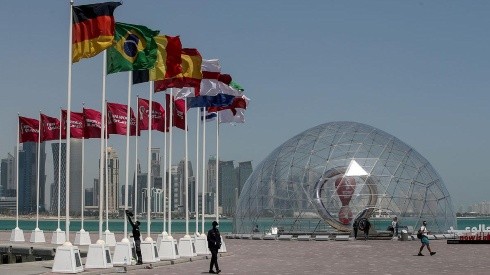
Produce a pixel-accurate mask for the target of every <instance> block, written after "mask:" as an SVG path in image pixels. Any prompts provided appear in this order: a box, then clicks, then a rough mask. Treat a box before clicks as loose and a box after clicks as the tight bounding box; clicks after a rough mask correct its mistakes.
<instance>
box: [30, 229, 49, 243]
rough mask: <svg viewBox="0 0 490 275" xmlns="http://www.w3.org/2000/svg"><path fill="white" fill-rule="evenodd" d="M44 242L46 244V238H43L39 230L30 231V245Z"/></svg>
mask: <svg viewBox="0 0 490 275" xmlns="http://www.w3.org/2000/svg"><path fill="white" fill-rule="evenodd" d="M45 242H46V238H44V232H43V231H42V230H41V229H39V228H36V229H34V230H32V233H31V243H45Z"/></svg>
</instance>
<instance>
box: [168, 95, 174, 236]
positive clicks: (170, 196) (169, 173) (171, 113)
mask: <svg viewBox="0 0 490 275" xmlns="http://www.w3.org/2000/svg"><path fill="white" fill-rule="evenodd" d="M169 100H170V102H169V106H170V120H169V121H170V127H169V130H168V133H169V145H168V235H169V236H172V194H171V192H172V127H173V126H174V121H173V119H174V116H173V112H174V111H173V109H174V108H173V106H174V103H173V89H172V88H170V99H169Z"/></svg>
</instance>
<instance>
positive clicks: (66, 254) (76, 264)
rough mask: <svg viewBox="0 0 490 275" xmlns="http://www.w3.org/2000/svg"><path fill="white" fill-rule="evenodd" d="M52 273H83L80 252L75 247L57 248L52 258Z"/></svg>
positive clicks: (63, 246)
mask: <svg viewBox="0 0 490 275" xmlns="http://www.w3.org/2000/svg"><path fill="white" fill-rule="evenodd" d="M52 271H53V272H55V273H79V272H83V266H82V258H81V257H80V250H78V247H76V246H65V245H62V246H58V247H57V248H56V255H55V256H54V263H53V269H52Z"/></svg>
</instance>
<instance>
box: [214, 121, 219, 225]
mask: <svg viewBox="0 0 490 275" xmlns="http://www.w3.org/2000/svg"><path fill="white" fill-rule="evenodd" d="M217 114H218V116H217V117H216V208H215V210H216V222H218V223H219V112H217Z"/></svg>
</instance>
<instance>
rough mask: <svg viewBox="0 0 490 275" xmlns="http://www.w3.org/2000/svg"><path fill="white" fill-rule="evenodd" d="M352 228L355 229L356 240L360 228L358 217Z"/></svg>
mask: <svg viewBox="0 0 490 275" xmlns="http://www.w3.org/2000/svg"><path fill="white" fill-rule="evenodd" d="M352 229H354V240H355V239H357V230H358V229H359V221H358V220H357V219H356V220H354V223H353V224H352Z"/></svg>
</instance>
